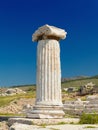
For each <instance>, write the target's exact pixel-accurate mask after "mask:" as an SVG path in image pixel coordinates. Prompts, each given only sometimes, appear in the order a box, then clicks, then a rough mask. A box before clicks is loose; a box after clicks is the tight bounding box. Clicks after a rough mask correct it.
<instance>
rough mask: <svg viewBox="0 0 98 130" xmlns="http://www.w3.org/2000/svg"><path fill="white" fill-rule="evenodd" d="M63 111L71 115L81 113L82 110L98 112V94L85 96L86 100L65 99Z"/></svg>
mask: <svg viewBox="0 0 98 130" xmlns="http://www.w3.org/2000/svg"><path fill="white" fill-rule="evenodd" d="M64 111H65V113H66V114H72V115H81V114H82V113H83V112H84V113H98V95H91V96H87V98H86V101H81V99H77V100H76V101H65V103H64Z"/></svg>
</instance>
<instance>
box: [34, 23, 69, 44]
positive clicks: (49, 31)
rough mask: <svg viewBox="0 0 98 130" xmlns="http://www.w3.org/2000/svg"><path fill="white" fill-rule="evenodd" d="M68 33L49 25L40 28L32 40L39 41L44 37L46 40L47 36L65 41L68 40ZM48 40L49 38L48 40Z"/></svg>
mask: <svg viewBox="0 0 98 130" xmlns="http://www.w3.org/2000/svg"><path fill="white" fill-rule="evenodd" d="M66 34H67V32H65V30H63V29H60V28H57V27H54V26H49V25H48V24H46V25H44V26H42V27H40V28H38V30H37V31H35V33H34V34H33V35H32V40H33V41H38V40H39V39H40V38H41V36H43V38H42V39H45V38H46V37H47V36H54V37H57V38H59V39H65V38H66ZM46 39H47V38H46Z"/></svg>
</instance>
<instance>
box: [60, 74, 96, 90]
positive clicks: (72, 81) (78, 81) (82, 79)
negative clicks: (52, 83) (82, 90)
mask: <svg viewBox="0 0 98 130" xmlns="http://www.w3.org/2000/svg"><path fill="white" fill-rule="evenodd" d="M89 82H92V83H94V84H95V85H96V86H98V75H96V76H92V77H88V76H78V77H74V78H69V79H67V78H64V79H63V80H62V88H66V87H80V86H83V85H85V84H87V83H89Z"/></svg>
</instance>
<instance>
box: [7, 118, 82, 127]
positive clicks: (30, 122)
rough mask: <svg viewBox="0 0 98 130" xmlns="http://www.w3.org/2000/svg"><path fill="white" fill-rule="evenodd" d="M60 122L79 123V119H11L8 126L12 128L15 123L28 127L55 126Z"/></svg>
mask: <svg viewBox="0 0 98 130" xmlns="http://www.w3.org/2000/svg"><path fill="white" fill-rule="evenodd" d="M60 122H64V123H71V122H73V123H78V122H79V119H78V118H62V119H27V118H10V119H9V120H8V125H9V126H12V125H13V124H14V123H21V124H27V125H43V124H46V125H54V124H58V123H60Z"/></svg>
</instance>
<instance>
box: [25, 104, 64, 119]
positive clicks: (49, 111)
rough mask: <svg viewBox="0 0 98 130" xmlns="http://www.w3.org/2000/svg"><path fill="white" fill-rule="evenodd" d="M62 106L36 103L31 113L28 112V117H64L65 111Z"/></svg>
mask: <svg viewBox="0 0 98 130" xmlns="http://www.w3.org/2000/svg"><path fill="white" fill-rule="evenodd" d="M62 109H63V107H62V106H52V105H51V106H42V105H36V106H34V107H33V110H31V111H30V112H29V113H27V117H28V118H33V119H44V118H46V119H50V118H55V119H57V118H63V116H64V115H65V113H64V112H63V110H62Z"/></svg>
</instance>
